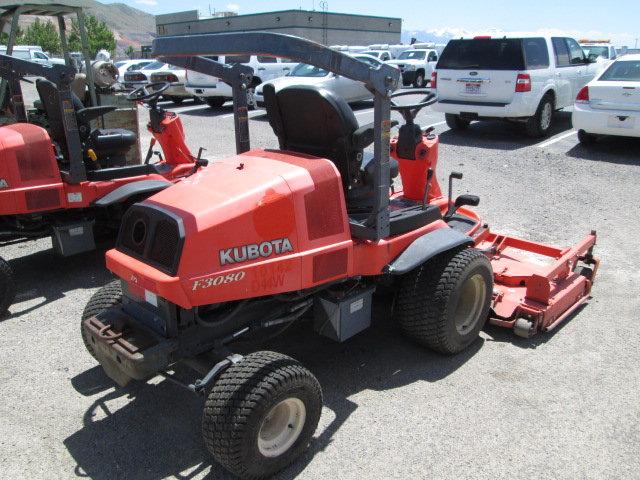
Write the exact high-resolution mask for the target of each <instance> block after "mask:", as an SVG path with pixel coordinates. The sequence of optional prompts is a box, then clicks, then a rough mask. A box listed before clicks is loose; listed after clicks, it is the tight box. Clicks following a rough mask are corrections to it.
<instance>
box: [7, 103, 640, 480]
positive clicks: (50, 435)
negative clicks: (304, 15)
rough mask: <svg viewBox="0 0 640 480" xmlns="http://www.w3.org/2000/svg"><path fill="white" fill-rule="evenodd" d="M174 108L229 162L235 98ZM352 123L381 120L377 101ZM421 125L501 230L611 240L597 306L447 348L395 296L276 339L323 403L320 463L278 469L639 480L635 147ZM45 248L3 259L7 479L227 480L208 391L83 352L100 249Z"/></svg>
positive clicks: (316, 475) (425, 118) (568, 136)
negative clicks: (204, 422) (463, 347)
mask: <svg viewBox="0 0 640 480" xmlns="http://www.w3.org/2000/svg"><path fill="white" fill-rule="evenodd" d="M174 110H175V111H177V112H178V113H179V114H180V115H181V118H182V121H183V122H184V126H185V132H186V135H187V143H188V145H189V146H190V148H191V149H192V151H194V152H197V150H198V148H199V147H201V146H202V147H204V148H206V151H205V156H206V157H208V158H210V159H211V160H212V161H215V159H216V158H221V157H223V156H226V155H232V154H233V153H234V148H235V147H234V137H233V118H232V115H231V113H232V112H231V106H230V104H228V105H226V106H224V107H223V108H221V109H218V110H212V109H210V108H209V107H207V106H206V105H193V104H191V103H190V102H185V103H184V104H183V105H182V106H180V107H178V108H175V109H174ZM355 113H356V117H357V118H358V121H359V122H360V123H361V124H364V123H368V122H370V121H372V120H373V108H372V105H371V104H370V103H366V102H365V103H363V104H359V105H357V106H356V107H355ZM250 117H251V120H250V131H251V141H252V146H255V147H271V148H273V147H277V140H276V138H275V136H274V134H273V132H272V131H271V129H270V127H269V124H268V121H267V118H266V116H265V115H264V112H263V111H261V110H257V111H254V112H251V113H250ZM146 118H147V114H146V112H144V111H141V128H144V123H146ZM418 123H420V124H421V125H424V126H426V125H434V127H435V131H436V132H437V133H438V134H439V135H440V161H439V165H438V171H437V175H438V178H439V180H440V182H441V183H442V184H444V182H445V178H446V177H447V175H448V173H449V172H450V171H452V170H458V171H461V172H463V173H464V178H463V179H462V180H461V181H459V182H457V183H456V185H455V191H456V193H457V194H459V193H471V194H476V195H479V196H480V198H481V203H480V205H479V207H478V211H479V212H480V213H481V215H482V216H483V217H484V219H485V221H486V222H488V223H489V224H490V226H491V228H492V229H493V230H495V231H497V232H504V233H509V234H517V235H520V236H522V237H525V238H530V239H532V240H536V241H543V242H547V243H550V244H556V245H563V246H569V245H571V244H573V243H575V242H577V241H578V240H580V239H581V238H582V237H583V236H584V235H586V234H587V233H589V232H590V231H591V230H597V232H598V235H599V237H598V245H597V249H596V253H597V255H598V256H599V257H600V259H601V262H602V263H601V268H600V271H599V272H598V276H597V278H596V282H595V286H594V289H593V298H592V300H591V301H590V302H589V303H588V304H587V305H586V306H584V308H581V309H580V310H579V311H578V312H577V313H576V314H575V315H573V316H572V317H571V318H570V319H569V320H568V321H567V322H565V323H564V324H563V325H562V326H561V327H560V328H558V329H557V330H555V331H554V332H552V333H548V334H542V335H540V336H538V337H535V338H533V339H530V340H525V339H521V338H518V337H515V336H513V335H512V334H511V332H509V331H505V330H501V329H499V328H496V327H487V328H486V329H485V331H484V332H482V334H481V339H480V340H479V341H477V342H476V343H475V344H473V345H472V346H471V347H470V348H469V349H468V350H467V351H465V352H463V353H462V354H459V355H457V356H453V357H443V356H440V355H437V354H435V353H431V352H429V351H427V350H424V349H422V348H419V347H417V346H415V345H414V344H412V343H411V342H409V341H407V340H406V339H405V338H403V337H402V336H401V335H400V334H399V332H398V329H397V328H396V326H395V325H394V324H393V322H392V320H391V319H390V316H389V303H388V302H385V301H379V302H377V303H376V305H375V309H374V311H375V315H374V317H375V322H374V325H373V327H372V328H371V329H369V330H367V331H365V332H363V333H362V334H359V335H357V336H355V337H353V338H352V339H351V340H349V341H347V342H345V343H343V344H336V343H333V342H331V341H330V340H328V339H324V338H320V337H318V336H315V335H313V334H312V333H310V332H307V331H304V330H302V329H300V328H297V329H292V330H291V331H290V332H288V333H287V334H285V335H284V336H283V337H280V338H279V339H277V341H274V342H272V343H271V344H269V345H267V346H266V347H268V348H272V349H277V350H280V351H283V352H285V353H288V354H290V355H292V356H294V357H295V358H297V359H298V360H300V361H301V362H302V363H303V364H305V365H306V366H307V367H308V368H310V369H311V371H312V372H314V374H315V375H316V376H317V377H318V379H319V380H320V383H321V384H322V386H323V389H324V404H325V407H324V409H323V413H322V417H321V420H320V425H319V427H318V429H317V431H316V433H315V437H314V440H313V442H312V444H311V445H310V448H309V449H308V451H307V452H306V454H305V455H304V456H303V457H302V458H301V459H300V460H299V461H298V462H296V463H295V464H294V465H293V466H292V467H290V468H288V469H287V470H285V471H283V472H282V473H281V474H280V475H278V476H277V477H276V478H281V479H290V478H304V479H326V478H337V479H359V478H373V479H379V478H380V479H382V478H401V479H407V478H423V479H427V478H434V479H439V480H445V479H456V480H459V479H484V478H486V479H495V478H504V479H507V478H508V479H531V478H536V479H538V478H548V479H587V478H588V479H604V478H620V479H632V478H640V456H639V455H638V450H639V449H640V420H639V419H640V401H639V399H638V398H639V397H638V395H639V394H638V392H639V390H640V368H639V367H638V365H639V360H640V353H639V351H640V334H639V333H638V332H639V330H638V328H637V321H638V316H639V314H640V300H639V299H640V287H639V284H640V274H639V273H638V270H639V266H640V264H639V261H638V253H637V252H638V232H639V231H640V228H639V227H640V221H639V219H638V215H639V214H640V210H639V208H638V205H639V202H638V185H640V141H637V140H621V139H605V140H603V141H601V142H599V143H598V144H597V145H595V146H593V147H590V148H588V149H587V148H585V147H582V146H580V145H579V144H578V142H577V138H576V135H575V133H574V132H573V131H572V130H571V121H570V114H569V113H566V112H561V113H559V114H558V115H557V116H556V123H555V126H554V130H553V132H552V135H551V136H550V137H549V138H547V139H544V140H540V141H534V140H531V139H529V138H527V137H526V136H525V133H524V131H523V129H522V127H521V126H519V125H513V124H505V123H499V122H479V123H474V124H472V125H471V127H470V128H469V129H468V130H467V131H466V132H461V133H457V132H452V131H450V130H449V129H448V128H447V126H446V124H444V117H443V115H442V114H439V113H436V112H433V110H431V109H430V108H428V109H426V110H424V111H423V112H422V113H421V114H420V115H419V117H418ZM148 140H149V136H148V134H147V133H146V132H145V133H143V134H142V135H141V144H142V147H141V149H142V150H143V151H146V148H147V146H148ZM50 245H51V243H50V241H49V240H41V241H37V242H30V243H21V244H15V245H11V246H8V247H5V248H3V250H2V255H3V256H4V257H6V258H7V259H8V260H9V261H10V263H11V266H12V267H13V268H14V269H15V271H16V273H17V279H18V287H19V294H18V298H17V302H16V303H15V305H14V306H13V307H12V308H11V316H9V317H7V318H5V319H3V320H1V321H0V392H2V393H1V396H0V419H1V421H0V465H1V466H2V467H1V469H0V470H1V472H2V477H3V478H29V479H50V478H57V479H63V478H77V477H90V478H96V479H120V478H121V479H149V480H154V479H161V478H181V479H183V478H184V479H192V478H194V479H195V478H198V479H199V478H208V479H219V478H230V477H229V476H228V475H227V474H226V473H224V472H223V471H222V469H221V468H220V467H219V466H217V465H216V464H215V463H212V459H211V458H210V457H209V455H208V454H207V452H206V450H205V448H204V446H203V443H202V441H201V437H200V421H201V413H202V406H203V402H202V400H201V399H199V398H198V397H196V396H195V395H193V394H191V393H190V392H188V391H186V390H185V389H182V388H181V387H179V386H177V385H175V384H173V383H171V382H169V381H167V380H164V379H163V378H162V377H158V378H155V379H153V380H152V381H150V382H149V383H147V384H134V385H131V386H129V387H127V388H125V389H121V388H116V387H114V384H113V383H112V382H111V381H110V380H109V379H108V377H107V376H106V375H105V374H104V373H103V372H102V370H101V368H100V367H99V366H97V365H96V362H95V361H94V360H93V359H92V358H91V357H90V356H89V354H88V353H87V352H86V351H85V349H84V346H83V344H82V340H81V338H80V331H79V326H80V315H81V312H82V310H83V308H84V306H85V304H86V302H87V301H88V299H89V297H90V296H91V295H92V294H93V293H94V292H95V291H96V290H97V289H98V288H99V287H100V286H102V285H104V284H105V283H107V282H108V281H109V280H110V279H111V276H110V274H109V272H107V271H106V270H105V268H104V260H103V258H104V248H106V246H103V248H102V250H99V251H97V252H93V253H88V254H83V255H80V256H78V257H72V258H68V259H59V258H56V257H54V255H53V253H52V251H51V249H50ZM177 373H178V374H181V375H184V376H186V377H189V375H192V374H191V373H190V372H188V371H184V372H182V371H179V372H177Z"/></svg>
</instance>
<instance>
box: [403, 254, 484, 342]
mask: <svg viewBox="0 0 640 480" xmlns="http://www.w3.org/2000/svg"><path fill="white" fill-rule="evenodd" d="M492 291H493V271H492V269H491V263H490V262H489V259H488V258H487V257H486V256H485V255H484V254H483V253H482V252H480V251H479V250H476V249H474V248H468V249H465V250H462V251H459V252H457V253H455V254H453V255H452V254H451V253H449V254H443V255H440V256H438V257H436V258H435V259H432V260H430V261H429V262H427V263H426V264H424V265H422V266H420V267H418V268H417V269H415V270H413V271H411V272H409V273H408V274H407V275H405V277H404V278H403V279H402V282H401V284H400V291H399V293H398V299H397V307H396V308H397V313H396V318H397V320H398V322H399V323H400V327H401V328H402V330H403V331H404V332H405V334H406V335H407V336H409V337H410V338H411V339H413V340H415V341H416V342H418V343H419V344H421V345H424V346H426V347H429V348H430V349H432V350H435V351H437V352H440V353H446V354H453V353H458V352H460V351H462V350H464V349H465V348H466V347H467V346H469V345H470V344H471V343H472V342H473V341H474V340H475V339H476V338H478V335H479V333H480V330H481V329H482V327H483V326H484V324H485V322H486V320H487V316H488V314H489V307H490V302H491V295H492Z"/></svg>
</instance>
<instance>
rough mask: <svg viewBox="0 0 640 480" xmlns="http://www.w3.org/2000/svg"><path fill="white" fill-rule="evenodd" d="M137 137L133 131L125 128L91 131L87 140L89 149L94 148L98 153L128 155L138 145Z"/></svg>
mask: <svg viewBox="0 0 640 480" xmlns="http://www.w3.org/2000/svg"><path fill="white" fill-rule="evenodd" d="M136 140H137V139H136V135H135V133H133V132H132V131H131V130H125V129H124V128H112V129H100V128H96V129H95V130H92V131H91V134H90V135H89V138H88V139H87V143H86V146H87V148H92V149H93V150H95V151H96V153H103V154H109V153H119V154H123V153H126V152H127V151H128V150H129V148H131V146H132V145H135V143H136Z"/></svg>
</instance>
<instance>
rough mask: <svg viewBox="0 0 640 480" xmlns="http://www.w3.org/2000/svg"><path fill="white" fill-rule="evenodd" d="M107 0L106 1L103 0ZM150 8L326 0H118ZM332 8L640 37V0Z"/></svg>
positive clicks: (419, 24) (352, 0) (282, 6)
mask: <svg viewBox="0 0 640 480" xmlns="http://www.w3.org/2000/svg"><path fill="white" fill-rule="evenodd" d="M103 1H104V0H103ZM118 1H119V2H124V3H126V4H128V5H131V6H133V7H136V8H139V9H141V10H145V11H147V12H149V13H153V14H158V13H171V12H176V11H181V10H193V9H197V10H200V11H201V12H202V13H203V14H206V13H208V11H209V8H211V9H215V10H234V11H237V12H238V13H239V14H243V13H256V12H263V11H273V10H286V9H290V8H301V7H302V8H303V9H309V10H311V9H312V8H314V7H315V9H317V10H319V9H320V8H321V7H320V3H321V0H269V1H266V0H226V1H225V0H218V1H214V0H210V1H208V0H180V1H175V0H118ZM106 3H109V2H106ZM327 3H328V9H329V11H332V12H344V13H361V14H369V15H389V16H394V17H401V18H402V19H403V29H404V30H426V31H431V30H435V31H440V30H445V31H451V32H452V33H458V32H470V33H477V32H479V31H487V30H504V31H551V32H556V31H558V32H560V31H563V32H567V33H570V34H573V35H575V36H583V35H589V36H597V35H603V36H606V37H612V38H614V39H615V40H616V41H617V43H619V44H622V43H624V44H628V45H630V46H633V43H634V42H635V39H636V38H640V0H617V1H615V2H608V1H606V0H597V1H596V0H580V1H577V0H525V1H510V2H507V1H497V0H454V1H448V2H443V1H416V0H412V1H406V0H405V1H400V2H393V1H391V0H343V1H337V0H331V1H329V0H327ZM638 44H639V45H640V40H638Z"/></svg>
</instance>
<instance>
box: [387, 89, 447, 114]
mask: <svg viewBox="0 0 640 480" xmlns="http://www.w3.org/2000/svg"><path fill="white" fill-rule="evenodd" d="M422 94H426V96H425V97H424V98H423V99H422V100H421V101H419V102H418V103H412V104H409V105H398V104H397V103H396V102H394V101H393V99H394V98H398V97H404V96H407V95H422ZM389 99H391V106H390V108H391V110H394V111H396V112H400V113H401V114H402V116H403V118H404V119H405V120H406V121H407V122H409V121H411V122H412V121H413V119H414V118H416V115H417V114H418V112H419V111H420V110H422V109H423V108H424V107H428V106H429V105H433V104H434V103H436V94H435V93H433V92H431V91H429V90H427V89H426V88H421V89H412V90H401V91H399V92H394V93H392V94H391V95H390V96H389Z"/></svg>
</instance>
